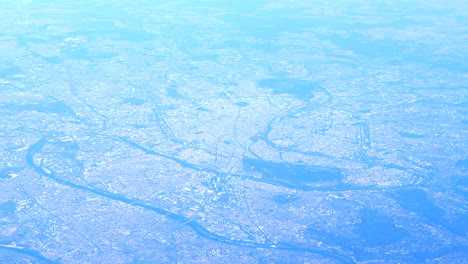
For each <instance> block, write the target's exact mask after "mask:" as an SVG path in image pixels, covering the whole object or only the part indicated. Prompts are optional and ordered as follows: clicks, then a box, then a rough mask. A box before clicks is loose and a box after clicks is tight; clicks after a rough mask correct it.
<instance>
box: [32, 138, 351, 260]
mask: <svg viewBox="0 0 468 264" xmlns="http://www.w3.org/2000/svg"><path fill="white" fill-rule="evenodd" d="M105 137H107V139H112V140H115V141H120V142H123V143H126V144H127V145H128V146H131V147H133V148H135V149H138V150H140V151H143V152H145V153H147V154H152V155H158V156H161V157H164V158H167V159H171V160H173V161H176V162H178V163H179V164H182V165H184V166H186V167H189V168H191V169H194V170H203V171H211V172H213V170H210V169H205V168H202V167H200V166H198V165H194V164H190V163H187V162H185V161H182V160H180V159H177V158H174V157H170V156H167V155H164V154H160V153H157V152H155V151H153V150H149V149H146V148H144V147H142V146H139V145H138V144H136V143H133V142H131V141H129V140H127V139H124V138H121V137H113V136H105ZM53 139H55V136H47V137H44V138H42V139H41V140H39V141H38V142H36V143H35V144H33V145H31V147H30V148H29V149H28V151H27V155H26V160H27V162H28V164H29V165H30V166H31V167H32V168H34V170H35V171H36V172H37V173H39V174H41V175H43V176H45V177H48V178H50V179H51V180H53V181H55V182H56V183H58V184H61V185H65V186H68V187H72V188H75V189H78V190H82V191H85V192H88V193H92V194H94V195H98V196H101V197H105V198H107V199H111V200H114V201H119V202H122V203H125V204H127V205H129V206H133V207H139V208H143V209H145V210H148V211H152V212H155V213H157V214H159V215H161V216H164V217H166V218H168V219H171V220H173V221H176V222H179V223H181V224H183V225H185V226H188V227H190V228H191V229H192V230H193V231H194V232H195V233H196V234H197V235H199V236H200V237H203V238H205V239H209V240H212V241H215V242H218V243H224V244H228V245H234V246H239V247H246V248H264V249H271V250H287V251H296V252H308V253H314V254H318V255H321V256H324V257H329V258H333V259H335V260H337V261H338V262H340V263H355V262H354V261H353V260H352V259H351V258H349V257H347V256H344V255H342V254H339V253H337V252H334V251H331V250H330V251H326V250H321V249H316V248H310V247H307V246H305V245H304V246H297V245H292V244H288V243H277V244H275V243H257V242H253V241H246V240H236V239H230V238H228V237H225V236H221V235H218V234H215V233H213V232H210V231H209V230H208V229H206V228H205V227H204V226H203V225H201V224H199V223H198V222H196V221H194V220H193V219H191V218H188V217H186V216H183V215H180V214H176V213H173V212H171V211H169V210H166V209H162V208H158V207H156V206H154V205H151V204H148V203H147V202H145V201H142V200H139V199H134V198H129V197H127V196H125V195H123V194H119V193H113V192H109V191H106V190H103V189H98V188H91V187H88V186H83V185H80V184H76V183H73V182H71V181H69V180H64V179H62V178H60V177H59V176H57V175H56V173H54V172H53V171H50V170H49V169H44V168H43V166H42V165H41V164H37V163H36V162H35V159H34V156H35V155H36V154H39V153H41V151H42V149H43V147H44V146H45V145H46V144H47V143H48V142H50V141H52V140H53Z"/></svg>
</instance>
